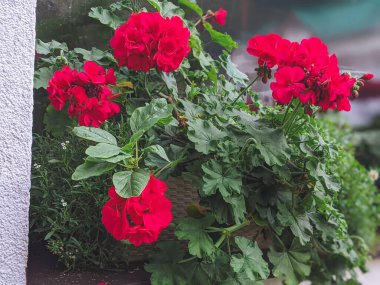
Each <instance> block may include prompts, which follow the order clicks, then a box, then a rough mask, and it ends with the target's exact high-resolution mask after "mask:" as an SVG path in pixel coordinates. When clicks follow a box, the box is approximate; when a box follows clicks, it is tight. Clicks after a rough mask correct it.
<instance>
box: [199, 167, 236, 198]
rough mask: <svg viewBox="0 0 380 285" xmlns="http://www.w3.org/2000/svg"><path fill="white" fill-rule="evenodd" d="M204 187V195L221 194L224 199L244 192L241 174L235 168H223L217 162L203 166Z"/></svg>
mask: <svg viewBox="0 0 380 285" xmlns="http://www.w3.org/2000/svg"><path fill="white" fill-rule="evenodd" d="M202 170H203V171H204V173H205V174H204V176H203V181H204V185H203V188H202V193H203V194H204V195H206V196H210V195H213V194H215V193H216V192H220V193H221V194H222V195H223V196H224V197H229V196H231V195H232V194H234V193H236V194H240V193H241V191H242V179H241V174H240V173H239V172H238V171H237V170H236V169H234V168H231V167H228V166H227V167H223V166H222V165H221V164H220V163H218V162H217V161H215V160H210V161H208V162H206V163H204V164H203V165H202Z"/></svg>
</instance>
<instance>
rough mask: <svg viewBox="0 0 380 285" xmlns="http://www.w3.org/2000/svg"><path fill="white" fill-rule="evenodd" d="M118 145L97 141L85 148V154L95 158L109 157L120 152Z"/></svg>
mask: <svg viewBox="0 0 380 285" xmlns="http://www.w3.org/2000/svg"><path fill="white" fill-rule="evenodd" d="M120 151H121V149H120V147H118V146H116V145H113V144H108V143H98V144H97V145H95V146H90V147H89V148H87V149H86V154H87V155H88V156H91V157H97V158H110V157H112V156H115V155H118V154H119V153H120Z"/></svg>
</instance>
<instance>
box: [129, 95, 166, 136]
mask: <svg viewBox="0 0 380 285" xmlns="http://www.w3.org/2000/svg"><path fill="white" fill-rule="evenodd" d="M172 111H173V106H172V105H168V104H167V103H166V100H165V99H163V98H162V99H153V100H152V101H151V102H150V103H149V104H147V105H146V106H144V107H140V108H137V109H136V110H135V111H134V112H133V113H132V116H131V119H130V126H131V129H132V131H133V132H134V133H135V132H137V131H140V130H143V131H147V130H149V129H150V128H152V127H153V126H154V125H155V124H157V123H158V122H159V121H160V120H163V119H167V118H168V117H172ZM165 122H166V121H165Z"/></svg>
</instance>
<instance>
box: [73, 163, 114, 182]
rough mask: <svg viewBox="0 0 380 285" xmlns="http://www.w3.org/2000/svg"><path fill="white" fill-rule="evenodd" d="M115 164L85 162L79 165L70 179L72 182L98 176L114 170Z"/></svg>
mask: <svg viewBox="0 0 380 285" xmlns="http://www.w3.org/2000/svg"><path fill="white" fill-rule="evenodd" d="M115 166H116V165H115V164H112V163H108V162H101V161H88V160H86V161H85V162H84V163H83V164H81V165H79V166H78V167H77V168H76V169H75V172H74V173H73V175H72V176H71V179H73V180H83V179H87V178H89V177H93V176H99V175H102V174H103V173H106V172H108V171H110V170H112V169H114V168H115Z"/></svg>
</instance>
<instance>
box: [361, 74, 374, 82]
mask: <svg viewBox="0 0 380 285" xmlns="http://www.w3.org/2000/svg"><path fill="white" fill-rule="evenodd" d="M372 78H373V74H372V73H366V74H364V75H363V76H362V77H361V79H363V80H365V81H368V80H371V79H372Z"/></svg>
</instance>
